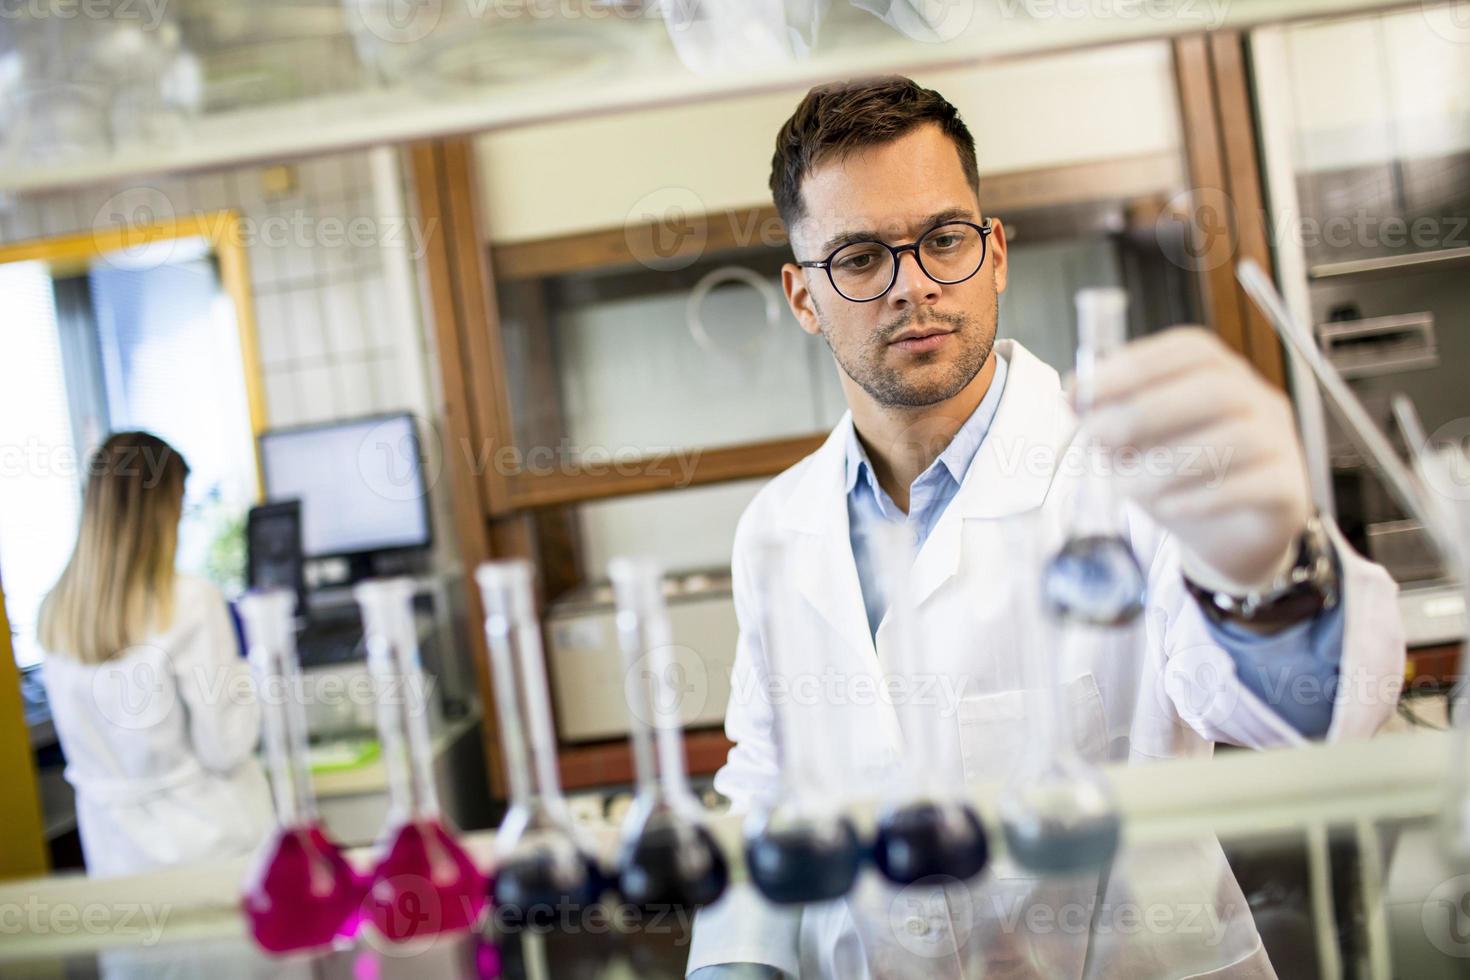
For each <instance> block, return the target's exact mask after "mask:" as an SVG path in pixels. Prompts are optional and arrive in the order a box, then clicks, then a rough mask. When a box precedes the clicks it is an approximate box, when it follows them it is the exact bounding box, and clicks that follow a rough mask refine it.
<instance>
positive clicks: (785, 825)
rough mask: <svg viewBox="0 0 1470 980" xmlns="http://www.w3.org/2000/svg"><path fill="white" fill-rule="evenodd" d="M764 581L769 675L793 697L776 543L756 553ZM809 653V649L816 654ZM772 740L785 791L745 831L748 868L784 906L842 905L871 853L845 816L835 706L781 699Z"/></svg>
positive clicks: (791, 627) (791, 651)
mask: <svg viewBox="0 0 1470 980" xmlns="http://www.w3.org/2000/svg"><path fill="white" fill-rule="evenodd" d="M755 560H756V562H757V564H758V565H759V568H758V569H757V574H758V576H759V578H760V579H761V581H763V582H765V583H766V586H767V590H766V606H765V616H764V619H763V626H764V634H765V635H764V650H765V654H766V667H767V670H768V672H769V674H770V680H771V682H772V685H773V686H777V685H779V686H782V687H785V688H787V689H790V687H791V686H792V682H793V680H794V679H795V678H796V677H797V676H798V674H799V673H800V671H801V665H800V661H799V659H798V658H799V656H800V654H799V651H800V650H802V649H803V645H802V639H801V637H800V630H799V629H798V628H797V624H796V622H795V620H794V618H793V616H792V613H791V609H790V602H791V596H792V593H791V586H790V575H789V574H788V569H787V564H786V561H787V555H786V549H785V548H784V547H783V546H782V545H781V544H780V543H779V542H778V541H776V540H774V539H773V540H770V541H768V542H766V543H765V544H763V545H762V546H761V547H760V548H758V549H757V551H756V558H755ZM808 649H809V647H808ZM772 702H773V703H772V705H771V712H772V721H773V724H772V738H773V741H774V742H775V747H776V760H777V765H778V766H779V767H780V783H779V788H778V790H777V793H776V796H775V798H774V799H770V800H765V801H762V803H761V804H760V805H758V806H757V807H755V809H754V810H752V812H751V814H750V816H749V818H748V819H747V820H746V823H745V865H746V869H747V870H748V871H749V873H750V879H751V881H752V882H753V883H754V884H755V886H756V888H757V889H759V891H760V893H761V894H762V895H764V896H765V898H766V900H767V901H769V902H773V903H775V904H777V905H803V904H807V903H811V902H826V901H831V900H833V899H838V898H841V897H842V896H843V895H846V894H847V892H848V890H849V889H850V888H852V885H853V882H854V881H855V880H856V879H857V874H858V870H859V868H860V867H861V865H862V861H863V853H864V848H863V844H862V842H861V840H860V839H859V838H858V834H857V831H856V830H855V829H854V827H853V824H852V821H851V820H849V819H848V817H847V815H846V814H845V813H843V812H842V797H843V795H844V789H845V787H843V786H840V785H836V783H837V781H838V780H840V778H841V777H840V775H837V772H838V771H840V767H839V766H837V765H836V757H837V756H839V755H840V754H841V752H842V750H843V746H841V745H837V744H834V739H840V736H837V735H836V734H835V733H837V732H839V731H840V730H841V729H840V727H839V725H838V724H837V720H836V719H834V718H832V717H831V714H832V711H831V705H829V704H827V703H826V702H825V701H822V700H820V699H818V700H816V701H813V702H810V703H798V702H797V700H796V699H793V698H773V699H772Z"/></svg>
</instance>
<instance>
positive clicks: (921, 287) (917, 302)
mask: <svg viewBox="0 0 1470 980" xmlns="http://www.w3.org/2000/svg"><path fill="white" fill-rule="evenodd" d="M940 292H941V289H940V286H939V283H937V282H935V281H934V280H933V279H930V278H929V277H928V275H926V274H925V273H924V270H923V269H922V268H920V267H919V257H918V255H917V254H916V253H914V252H912V251H910V252H901V253H899V256H898V274H897V275H896V276H895V278H894V280H893V288H892V289H890V290H889V291H888V297H887V299H888V305H889V306H891V307H893V308H894V309H898V310H901V309H903V308H905V307H907V306H925V305H933V304H934V303H936V302H938V301H939V294H940Z"/></svg>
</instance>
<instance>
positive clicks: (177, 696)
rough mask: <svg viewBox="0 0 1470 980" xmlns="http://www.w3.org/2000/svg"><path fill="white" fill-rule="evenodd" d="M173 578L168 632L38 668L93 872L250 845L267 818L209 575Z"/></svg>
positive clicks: (224, 616)
mask: <svg viewBox="0 0 1470 980" xmlns="http://www.w3.org/2000/svg"><path fill="white" fill-rule="evenodd" d="M175 582H176V584H175V587H174V621H173V624H172V625H171V626H170V627H169V628H168V629H167V630H164V631H161V632H157V633H155V634H153V635H150V636H149V637H148V638H147V639H145V640H144V641H143V642H142V643H140V644H138V645H137V646H135V647H132V648H130V649H128V650H126V651H124V652H123V653H120V654H118V655H117V656H115V657H113V658H112V659H111V660H108V661H106V662H104V663H102V664H96V665H91V664H83V663H81V662H79V661H77V660H74V659H71V658H69V657H67V656H66V655H64V654H50V655H49V656H47V658H46V662H45V666H44V668H43V669H44V678H45V683H46V694H47V699H48V701H49V702H50V706H51V715H52V718H53V719H54V721H55V724H56V734H57V736H58V737H59V738H60V740H61V748H62V751H63V752H64V753H65V754H66V762H67V765H66V779H67V781H68V782H70V783H71V785H72V786H73V788H74V789H75V790H76V807H77V825H78V829H79V830H80V832H81V838H82V851H83V853H84V854H85V855H86V860H87V870H88V872H89V873H91V874H93V875H122V874H134V873H137V872H142V871H148V870H151V869H153V868H159V867H166V866H170V865H177V864H185V863H188V862H191V861H197V860H201V859H205V858H227V857H231V856H235V855H242V854H247V853H249V852H250V851H252V850H253V849H254V848H255V847H256V846H257V845H258V844H259V843H260V841H261V840H262V839H263V838H264V837H265V834H266V832H267V831H268V830H269V829H270V826H271V804H270V790H269V788H268V787H267V785H266V781H265V776H264V773H263V772H262V771H261V768H260V763H259V762H257V761H256V759H255V755H254V752H255V746H256V742H257V741H258V739H259V736H260V706H259V704H258V703H257V701H256V698H255V691H254V688H253V686H252V685H251V681H250V672H249V667H248V665H247V664H246V662H245V661H244V660H243V659H242V658H241V657H240V655H239V652H238V647H239V645H238V643H236V640H235V633H234V629H233V627H232V625H231V622H230V615H229V610H228V609H227V608H226V606H225V601H224V599H223V597H222V596H221V595H220V593H219V590H218V589H216V588H215V587H214V586H213V585H212V584H210V583H209V582H206V581H204V580H203V579H199V578H194V577H192V576H188V575H182V574H181V575H178V576H176V578H175Z"/></svg>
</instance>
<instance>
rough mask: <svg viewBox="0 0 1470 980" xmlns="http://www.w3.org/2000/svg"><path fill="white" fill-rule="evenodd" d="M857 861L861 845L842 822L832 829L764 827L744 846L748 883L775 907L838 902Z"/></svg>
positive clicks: (848, 884)
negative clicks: (775, 905) (749, 879)
mask: <svg viewBox="0 0 1470 980" xmlns="http://www.w3.org/2000/svg"><path fill="white" fill-rule="evenodd" d="M862 859H863V851H862V845H861V844H860V843H859V842H858V838H857V833H856V832H855V831H854V830H853V829H852V824H851V823H849V822H848V821H847V820H846V819H838V820H835V821H834V822H833V823H832V824H831V826H822V827H818V826H813V825H807V824H798V825H796V826H791V827H782V828H780V829H778V830H771V829H767V830H765V831H763V832H762V833H761V834H759V835H758V836H755V837H752V838H750V839H749V840H747V841H746V842H745V863H746V866H747V867H748V868H749V869H750V878H751V880H752V881H754V882H755V886H756V887H757V888H759V889H760V892H761V894H762V895H764V896H765V897H766V899H767V900H768V901H771V902H775V903H776V904H778V905H798V904H802V903H805V902H826V901H831V900H832V899H835V898H841V897H842V896H843V895H846V894H847V892H848V889H850V888H851V887H852V883H853V881H855V880H856V879H857V873H858V868H859V866H861V864H862Z"/></svg>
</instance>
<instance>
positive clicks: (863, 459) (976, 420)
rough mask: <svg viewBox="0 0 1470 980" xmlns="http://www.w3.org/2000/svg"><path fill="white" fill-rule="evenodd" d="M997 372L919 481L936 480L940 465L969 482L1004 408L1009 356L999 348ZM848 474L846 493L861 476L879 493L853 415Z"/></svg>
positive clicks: (958, 480) (957, 479) (957, 478)
mask: <svg viewBox="0 0 1470 980" xmlns="http://www.w3.org/2000/svg"><path fill="white" fill-rule="evenodd" d="M992 356H993V357H994V358H995V375H994V376H993V377H992V378H991V379H990V387H989V388H988V389H986V392H985V397H984V398H982V399H980V404H979V405H976V406H975V410H974V411H973V412H971V413H970V417H969V418H968V419H966V420H965V424H964V425H962V426H960V427H959V430H958V431H957V432H955V434H954V437H953V438H952V439H950V441H949V445H947V446H945V447H944V451H943V452H941V453H940V454H939V457H938V458H937V459H935V460H934V462H932V463H930V464H929V468H928V469H926V470H924V472H923V473H921V474H920V475H919V479H918V480H915V481H914V482H915V483H918V482H920V481H922V480H925V479H932V477H931V476H930V474H932V473H934V472H936V470H937V468H938V467H941V466H942V467H943V468H944V469H945V471H946V472H948V473H949V476H950V479H952V480H954V482H955V484H956V485H960V484H963V483H964V482H965V474H966V473H967V472H969V470H970V464H971V463H973V462H974V461H975V455H976V453H978V452H979V451H980V444H981V443H983V442H984V441H985V434H986V433H987V432H989V431H990V423H991V422H993V421H994V420H995V413H996V411H997V410H998V409H999V408H1000V399H1001V395H1002V393H1003V392H1004V389H1005V383H1006V372H1007V368H1006V359H1005V358H1004V357H1001V356H1000V352H999V351H996V352H995V353H994V354H993V355H992ZM846 459H847V477H846V480H845V482H844V492H845V493H848V494H851V493H852V491H853V489H854V488H855V487H856V486H857V484H858V478H859V477H862V478H863V479H864V481H865V482H866V483H867V484H868V485H869V486H870V487H871V488H872V490H873V492H874V493H875V494H877V493H878V490H879V487H878V485H877V482H876V478H875V477H874V476H873V464H872V463H871V462H870V461H869V460H868V452H867V450H866V449H864V448H863V444H862V441H861V440H860V439H858V437H857V428H856V426H854V425H853V424H852V418H851V416H849V417H848V421H847V454H846Z"/></svg>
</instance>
